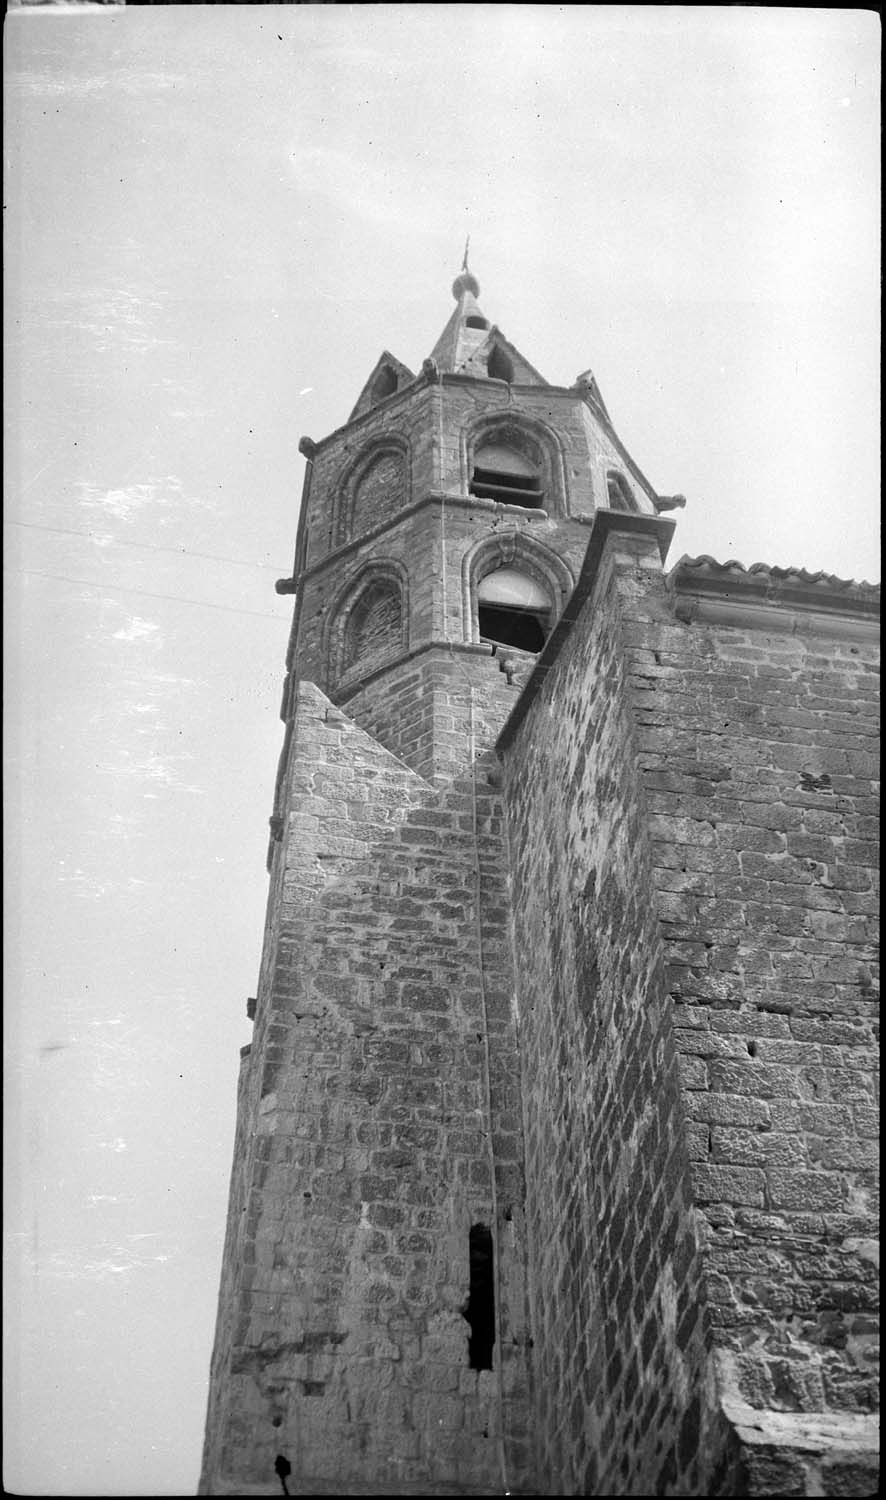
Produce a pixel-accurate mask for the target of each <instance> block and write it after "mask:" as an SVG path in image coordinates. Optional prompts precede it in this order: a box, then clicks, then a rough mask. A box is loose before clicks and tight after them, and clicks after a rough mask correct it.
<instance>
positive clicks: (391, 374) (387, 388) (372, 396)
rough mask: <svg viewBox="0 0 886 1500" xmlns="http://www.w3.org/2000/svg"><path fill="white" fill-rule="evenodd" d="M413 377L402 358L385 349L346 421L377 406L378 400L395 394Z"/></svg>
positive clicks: (408, 383) (351, 420)
mask: <svg viewBox="0 0 886 1500" xmlns="http://www.w3.org/2000/svg"><path fill="white" fill-rule="evenodd" d="M414 379H415V376H414V375H413V373H412V371H411V370H410V369H409V367H408V366H407V365H404V363H403V361H402V360H400V359H395V358H394V355H393V354H390V353H389V352H388V350H387V349H385V351H384V353H383V354H381V355H380V356H379V358H378V361H377V363H376V365H375V368H374V369H373V371H372V374H371V375H370V377H369V379H368V380H367V382H366V384H365V385H364V387H363V389H362V391H361V392H360V394H359V396H358V397H357V404H356V406H355V407H354V409H353V411H352V412H351V415H350V416H349V417H348V421H349V422H354V421H356V419H357V417H362V416H365V414H366V412H368V411H371V410H372V408H373V406H378V404H379V402H380V401H386V400H387V399H388V397H389V396H395V395H396V394H397V392H398V391H401V390H402V389H403V387H404V386H407V385H410V384H411V383H412V381H413V380H414Z"/></svg>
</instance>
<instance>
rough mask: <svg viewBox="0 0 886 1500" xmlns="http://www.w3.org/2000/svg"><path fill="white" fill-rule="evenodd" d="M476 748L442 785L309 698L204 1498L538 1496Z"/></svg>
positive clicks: (489, 794)
mask: <svg viewBox="0 0 886 1500" xmlns="http://www.w3.org/2000/svg"><path fill="white" fill-rule="evenodd" d="M478 724H479V715H478ZM478 734H479V730H478ZM474 740H475V745H476V746H477V748H478V750H479V738H478V736H475V737H474ZM470 751H471V739H470V737H469V738H468V740H467V741H466V743H465V745H464V746H463V752H464V768H463V773H462V775H461V776H460V777H458V778H456V779H454V780H450V782H449V783H448V784H446V785H445V786H442V787H441V788H440V789H435V788H433V787H431V786H430V785H429V784H428V783H427V782H425V781H423V780H422V779H421V778H420V777H419V776H417V775H416V774H415V773H413V772H412V771H410V770H409V769H408V768H407V767H406V766H404V765H403V764H402V763H401V762H399V761H397V760H396V759H395V757H394V756H392V755H390V754H389V753H388V752H387V751H386V750H384V749H383V748H382V747H381V746H380V745H378V744H377V743H376V742H375V741H373V740H372V739H371V738H370V737H369V736H367V735H366V734H365V733H364V732H363V731H362V730H361V729H360V728H359V727H357V726H356V725H355V724H354V723H353V722H352V721H351V720H350V719H349V718H348V717H347V716H346V715H345V714H344V713H342V712H341V711H340V710H338V709H336V708H334V707H333V705H332V704H331V703H330V702H329V701H328V700H327V699H326V698H325V697H324V696H323V694H322V693H321V692H320V691H319V690H318V689H316V688H315V687H313V686H312V685H310V684H301V685H300V687H299V691H298V701H297V710H296V714H295V722H294V726H293V731H292V735H291V741H290V759H289V767H288V772H287V776H286V782H285V787H286V790H285V819H284V828H283V831H282V836H281V841H280V843H279V844H278V846H277V853H276V856H275V866H274V870H273V871H272V892H271V904H272V906H273V919H272V922H271V924H270V929H269V930H270V932H271V934H272V937H273V938H274V939H275V940H274V941H271V939H270V938H269V942H271V946H270V948H269V949H268V953H267V961H266V963H265V965H264V968H263V980H262V987H261V991H260V993H259V996H258V1008H257V1014H256V1029H255V1039H254V1043H253V1047H252V1051H251V1054H250V1057H249V1061H248V1077H247V1078H246V1079H245V1081H244V1085H243V1108H242V1115H241V1138H240V1141H241V1149H242V1153H243V1161H244V1168H243V1175H242V1179H241V1181H242V1192H241V1193H240V1201H239V1202H238V1203H236V1205H235V1203H234V1202H233V1201H232V1220H231V1231H230V1236H229V1244H228V1247H227V1249H226V1261H225V1271H224V1274H223V1283H222V1309H221V1316H220V1321H219V1335H218V1340H217V1348H216V1356H215V1363H214V1389H215V1392H216V1394H215V1395H214V1397H213V1401H212V1405H211V1408H210V1418H209V1424H208V1428H207V1443H206V1453H205V1463H204V1473H203V1478H202V1481H201V1492H202V1493H212V1494H275V1493H279V1481H278V1479H277V1477H276V1474H275V1472H274V1463H275V1459H276V1457H277V1456H278V1455H282V1456H284V1457H285V1458H286V1459H287V1461H288V1462H289V1463H291V1465H292V1474H291V1477H290V1479H289V1481H288V1483H289V1489H290V1493H293V1494H323V1493H334V1494H341V1493H348V1494H359V1493H402V1494H462V1493H464V1494H500V1493H502V1491H503V1490H510V1491H511V1492H512V1493H520V1492H529V1493H534V1483H533V1477H532V1463H533V1458H534V1454H533V1450H532V1445H531V1443H530V1441H529V1431H528V1421H529V1404H528V1369H527V1359H528V1355H527V1345H528V1334H527V1326H526V1302H525V1283H524V1276H523V1265H524V1258H525V1249H524V1246H525V1229H524V1221H523V1174H522V1136H521V1119H520V1109H519V1088H518V1064H517V1055H516V1038H515V1035H514V1028H513V1019H512V1015H511V1004H510V997H511V978H510V944H509V937H508V920H507V907H506V888H505V878H506V870H505V863H506V862H505V858H504V853H503V846H502V837H503V824H502V814H501V805H500V799H499V796H498V793H497V792H496V791H495V789H494V787H493V786H491V784H490V782H489V779H488V776H487V773H486V770H485V769H484V766H485V762H484V759H483V756H482V754H480V755H479V758H478V759H477V760H476V763H475V764H473V765H472V757H471V753H470ZM486 760H487V761H488V756H487V757H486ZM493 1155H494V1160H495V1170H494V1171H493V1169H492V1162H493ZM235 1191H237V1192H240V1189H239V1185H235ZM478 1224H479V1225H484V1226H487V1227H488V1228H489V1229H490V1230H491V1231H492V1234H493V1238H494V1245H495V1265H496V1279H495V1294H496V1295H495V1305H496V1339H495V1345H494V1368H493V1369H491V1370H487V1369H479V1370H478V1369H474V1368H471V1367H470V1363H469V1352H468V1335H469V1332H470V1329H469V1326H468V1323H467V1322H466V1320H465V1318H464V1316H463V1309H464V1307H465V1303H466V1300H467V1297H468V1292H469V1283H470V1275H469V1255H468V1250H469V1230H470V1228H471V1226H473V1225H478ZM232 1266H233V1268H234V1269H233V1270H232V1269H231V1267H232ZM219 1393H220V1394H219Z"/></svg>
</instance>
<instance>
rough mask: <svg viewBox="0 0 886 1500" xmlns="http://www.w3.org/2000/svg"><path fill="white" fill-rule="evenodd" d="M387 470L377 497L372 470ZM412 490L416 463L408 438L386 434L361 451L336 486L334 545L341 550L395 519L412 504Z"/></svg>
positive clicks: (382, 477)
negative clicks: (413, 459)
mask: <svg viewBox="0 0 886 1500" xmlns="http://www.w3.org/2000/svg"><path fill="white" fill-rule="evenodd" d="M385 467H387V469H388V471H389V472H388V473H387V474H385V475H382V476H380V478H381V483H380V485H379V486H378V489H379V493H378V494H377V495H375V494H373V493H372V487H371V481H372V471H373V470H375V469H382V470H383V469H384V468H385ZM391 471H393V472H391ZM411 488H412V461H411V453H410V448H409V444H408V442H407V441H406V439H405V438H401V437H399V436H395V435H391V434H386V435H385V436H384V437H379V438H375V439H374V440H373V441H372V442H370V443H368V444H367V445H366V446H365V447H364V448H361V449H360V451H359V453H357V454H355V456H354V458H352V460H351V462H350V463H349V464H348V465H347V467H346V468H345V469H344V470H343V472H342V475H341V478H340V480H339V482H338V484H337V486H336V504H335V517H334V521H333V529H332V542H333V546H334V547H341V546H343V545H344V543H345V542H348V541H350V540H351V537H353V536H357V535H362V533H364V532H366V531H369V530H371V529H372V527H373V526H375V525H381V524H382V523H383V522H384V521H388V520H393V519H394V517H395V516H396V515H397V514H398V512H399V511H401V510H403V509H404V507H405V506H407V505H408V504H409V500H410V493H411ZM367 491H369V493H368V494H367ZM373 501H374V502H375V503H373Z"/></svg>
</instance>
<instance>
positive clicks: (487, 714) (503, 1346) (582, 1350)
mask: <svg viewBox="0 0 886 1500" xmlns="http://www.w3.org/2000/svg"><path fill="white" fill-rule="evenodd" d="M453 293H454V296H455V307H454V310H453V312H452V315H451V317H450V319H449V321H448V322H447V324H446V326H445V328H444V330H443V332H442V334H441V336H440V338H439V340H438V342H437V344H436V346H435V348H434V349H433V350H432V351H431V354H430V355H429V357H428V358H427V359H426V360H425V361H424V364H423V365H422V367H421V369H420V370H419V371H418V373H417V374H414V373H413V372H412V371H411V370H409V369H408V368H407V367H406V366H405V365H404V364H402V363H401V361H400V360H398V359H396V358H395V357H394V356H392V355H391V354H389V353H387V352H385V353H383V354H382V355H381V357H380V359H379V361H378V363H377V365H376V367H375V369H374V370H373V371H372V373H371V374H370V376H369V378H368V380H367V382H366V385H365V386H364V388H363V390H362V392H361V393H360V396H359V398H358V400H357V403H356V405H355V406H354V408H353V411H352V412H351V415H350V417H349V418H348V420H347V422H346V423H345V424H344V425H343V426H342V427H340V428H338V429H337V430H336V431H335V432H333V433H331V434H330V435H329V436H328V437H326V438H324V439H323V440H321V441H312V440H310V439H303V440H302V442H301V444H300V450H301V452H302V453H303V454H304V456H305V458H306V461H307V462H306V476H305V483H304V493H303V498H302V506H301V512H300V516H299V523H298V536H297V541H296V549H295V561H294V566H293V572H292V577H291V578H288V579H284V580H281V581H280V583H279V584H278V589H279V591H280V592H281V593H292V594H293V595H294V601H295V602H294V616H293V625H292V633H291V638H290V645H289V651H288V655H287V662H286V668H287V676H286V683H285V688H284V694H283V705H282V718H283V721H284V724H285V737H284V745H283V751H282V754H281V758H280V763H279V768H278V772H277V778H276V786H275V791H274V804H273V813H272V816H271V820H270V824H271V836H270V840H269V851H268V869H269V873H270V893H269V899H268V911H267V922H266V928H265V935H264V947H263V953H262V959H261V969H260V975H259V980H258V986H257V989H256V993H255V996H254V998H252V999H250V1001H249V1013H250V1016H251V1017H252V1019H253V1022H254V1033H253V1041H252V1044H251V1046H250V1047H246V1048H244V1049H243V1056H242V1061H241V1072H240V1082H239V1090H238V1099H237V1124H236V1138H235V1146H234V1162H233V1171H232V1176H231V1188H230V1202H229V1211H228V1222H227V1233H226V1240H225V1248H224V1256H223V1266H222V1278H221V1290H220V1295H219V1309H218V1323H217V1330H216V1339H215V1348H214V1352H213V1356H212V1367H211V1378H210V1392H209V1408H208V1416H207V1426H206V1442H205V1452H204V1462H203V1473H202V1477H201V1482H200V1493H201V1494H207V1495H275V1494H277V1495H278V1494H280V1493H281V1492H283V1493H288V1494H292V1495H298V1494H302V1495H322V1494H330V1495H342V1494H348V1495H360V1494H366V1495H373V1494H375V1495H502V1494H525V1495H538V1494H542V1495H564V1494H565V1495H570V1494H571V1495H576V1494H578V1495H637V1496H640V1495H653V1494H662V1495H698V1496H703V1495H723V1496H727V1495H772V1494H783V1495H808V1496H812V1495H826V1496H831V1495H832V1496H849V1495H864V1494H869V1493H873V1492H874V1491H875V1489H876V1484H877V1469H876V1459H877V1436H876V1434H877V1428H876V1418H875V1416H874V1415H873V1413H874V1410H875V1406H876V1392H877V1385H876V1367H875V1360H876V1355H877V1336H878V1322H877V1312H876V1309H877V1301H876V1292H877V1281H876V1276H877V1222H878V1221H877V1217H876V1214H877V1207H876V1185H877V1164H878V1155H877V1135H876V1132H877V1125H876V1114H875V1076H874V1065H875V1053H874V1031H875V1026H876V1014H877V1002H878V981H877V969H876V948H875V946H874V943H875V921H876V914H877V903H876V893H875V882H876V873H875V872H876V842H875V841H876V838H877V826H878V825H877V820H876V819H877V814H876V803H875V795H876V791H877V782H876V779H875V778H876V777H877V775H878V762H877V754H876V751H877V744H878V741H877V733H878V718H877V697H876V692H877V675H876V673H877V661H878V653H877V638H878V634H877V632H878V622H879V590H878V589H876V588H873V587H871V586H870V585H868V584H859V583H849V582H845V581H843V580H841V579H838V578H834V577H831V576H829V575H826V574H822V573H815V574H809V573H807V572H805V571H803V570H802V569H800V568H796V569H792V568H787V569H786V568H775V567H766V566H763V565H754V566H752V567H743V566H741V565H740V564H738V563H734V562H727V563H718V562H715V561H714V560H713V559H712V558H709V557H698V558H686V557H684V558H682V559H681V560H680V561H679V562H678V563H677V564H676V566H673V567H671V568H670V570H669V571H668V570H666V568H665V559H666V556H667V553H668V549H669V546H670V542H671V538H672V534H673V531H674V526H675V523H674V520H673V519H672V518H670V517H669V516H668V515H667V514H666V513H667V512H670V511H672V510H674V509H675V508H679V507H680V506H681V505H682V504H683V503H684V501H683V497H682V496H659V495H657V494H656V492H655V491H654V489H653V488H652V486H651V485H650V483H649V481H648V480H647V479H646V478H645V476H644V475H643V473H642V472H641V470H640V469H639V468H638V466H637V464H636V463H635V462H634V460H633V459H632V458H631V456H630V455H629V454H628V453H627V452H626V450H625V448H624V447H623V445H622V443H621V442H620V440H619V438H618V437H617V435H616V433H615V430H614V428H613V425H612V421H611V419H610V417H609V414H608V412H607V410H606V406H605V404H604V401H603V398H602V396H601V394H600V391H599V388H598V386H597V382H596V380H595V378H594V376H593V375H592V374H591V372H590V371H585V372H584V373H583V374H581V375H580V376H579V377H578V378H577V380H576V381H575V383H574V384H573V385H572V386H568V387H567V386H557V385H550V384H548V382H547V381H546V380H544V379H543V378H542V376H541V375H540V374H539V373H538V371H537V370H536V369H535V368H534V367H533V366H532V365H531V364H530V363H529V361H528V360H527V359H526V358H525V357H524V356H523V355H522V354H521V352H520V351H519V350H518V349H516V348H515V347H514V345H513V344H512V343H510V341H509V340H508V339H507V338H506V337H505V336H504V334H503V333H502V332H501V331H500V330H499V329H498V328H497V327H495V326H493V325H492V324H491V323H490V322H489V320H488V319H487V318H486V317H485V315H484V313H483V312H482V310H481V308H480V305H479V300H478V299H479V295H480V289H479V286H478V284H477V281H476V278H475V277H474V276H473V275H472V274H471V272H470V271H469V270H468V268H467V262H466V261H465V265H464V267H463V269H462V272H461V273H460V275H459V276H458V277H457V278H456V281H455V283H454V286H453Z"/></svg>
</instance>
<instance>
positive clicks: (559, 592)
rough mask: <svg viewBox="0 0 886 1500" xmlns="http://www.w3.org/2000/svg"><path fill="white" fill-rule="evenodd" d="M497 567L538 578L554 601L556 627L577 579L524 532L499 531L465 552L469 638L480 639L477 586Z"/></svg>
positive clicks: (463, 569)
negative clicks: (515, 570) (516, 570)
mask: <svg viewBox="0 0 886 1500" xmlns="http://www.w3.org/2000/svg"><path fill="white" fill-rule="evenodd" d="M497 568H517V569H519V571H520V572H521V573H526V574H527V576H528V577H530V578H532V579H534V580H535V582H536V583H538V584H540V585H541V587H542V588H543V589H544V590H545V592H546V593H547V595H548V597H549V598H550V601H551V626H552V627H553V626H554V625H555V624H556V622H557V620H558V619H559V618H560V615H561V614H562V613H563V610H564V608H565V605H566V601H567V599H568V598H569V596H570V594H571V593H572V590H573V588H574V587H575V580H574V578H573V576H572V573H571V572H570V570H569V568H568V567H567V565H566V563H565V562H564V561H563V559H562V558H561V557H558V556H557V554H556V552H552V551H551V550H550V548H549V547H545V546H544V545H543V544H542V543H541V542H538V541H536V540H535V539H534V538H531V537H528V536H527V535H526V533H525V532H523V531H516V530H513V531H496V533H495V534H494V536H488V537H486V538H485V539H484V540H483V541H481V542H478V543H477V544H476V546H474V547H472V548H471V549H470V551H469V552H466V553H465V555H464V557H463V559H462V565H461V593H462V622H463V629H464V638H465V640H466V641H479V639H480V629H479V624H478V617H477V588H478V585H479V583H480V581H481V579H483V578H485V577H486V575H487V574H488V573H494V572H495V571H496V569H497Z"/></svg>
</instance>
